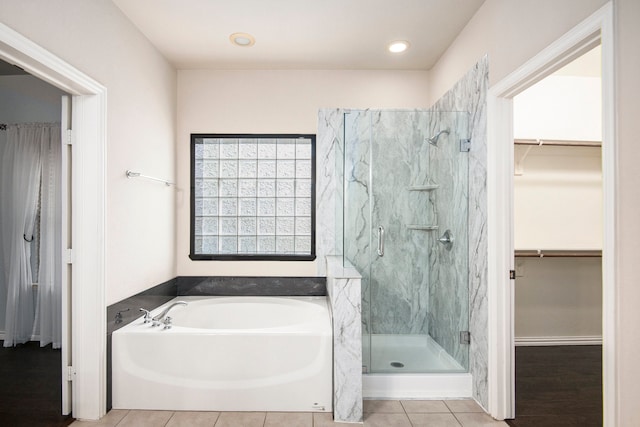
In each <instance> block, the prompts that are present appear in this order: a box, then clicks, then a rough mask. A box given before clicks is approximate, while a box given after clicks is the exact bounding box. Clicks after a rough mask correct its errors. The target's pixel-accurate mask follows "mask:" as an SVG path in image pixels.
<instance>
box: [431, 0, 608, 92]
mask: <svg viewBox="0 0 640 427" xmlns="http://www.w3.org/2000/svg"><path fill="white" fill-rule="evenodd" d="M605 3H607V0H561V1H558V0H518V1H513V0H486V1H485V2H484V4H483V5H482V6H481V7H480V9H479V10H478V12H477V13H476V14H475V15H474V16H473V18H471V20H470V21H469V23H468V24H467V26H466V27H465V28H464V29H463V30H462V31H461V32H460V34H459V35H458V37H457V38H456V40H455V41H454V42H453V43H452V44H451V46H449V48H448V49H447V51H446V52H445V53H444V54H443V55H442V56H441V57H440V59H439V60H438V62H437V64H436V65H435V66H434V67H433V68H432V69H431V70H430V71H429V83H430V84H429V91H430V96H431V100H432V102H435V100H437V99H438V98H440V97H441V96H442V94H443V93H445V92H446V91H447V90H448V89H449V88H450V87H451V86H453V84H454V83H455V82H456V81H458V79H459V78H460V77H462V76H463V75H464V73H465V72H466V70H468V69H469V68H471V67H472V66H473V64H475V63H476V62H477V61H478V59H479V58H481V57H482V56H483V55H485V54H488V55H489V68H490V71H489V86H491V85H493V84H494V83H496V82H498V81H500V80H501V79H502V78H504V77H505V76H507V75H508V74H509V73H511V72H512V71H514V70H515V69H516V68H518V67H519V66H521V65H522V64H524V63H525V62H526V61H527V60H529V59H530V58H532V57H533V56H534V55H535V54H536V53H538V52H540V51H541V50H542V49H544V48H545V47H547V46H548V45H549V44H551V43H552V42H553V41H555V40H557V39H558V38H559V37H560V36H562V35H563V34H564V33H566V32H567V31H569V30H570V29H571V28H573V27H574V26H575V25H577V24H578V23H579V22H580V21H582V20H583V19H585V18H587V17H588V16H589V15H591V14H592V13H593V12H595V11H596V10H597V9H599V8H600V7H601V6H602V5H604V4H605Z"/></svg>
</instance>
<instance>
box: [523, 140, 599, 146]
mask: <svg viewBox="0 0 640 427" xmlns="http://www.w3.org/2000/svg"><path fill="white" fill-rule="evenodd" d="M513 143H514V144H516V145H537V146H540V147H541V146H543V145H554V146H558V147H601V146H602V141H572V140H552V139H551V140H543V139H514V140H513Z"/></svg>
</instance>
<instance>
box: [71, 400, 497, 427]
mask: <svg viewBox="0 0 640 427" xmlns="http://www.w3.org/2000/svg"><path fill="white" fill-rule="evenodd" d="M364 413H365V416H364V425H365V426H366V427H422V426H425V427H426V426H428V427H450V426H451V427H485V426H491V427H494V426H506V425H507V424H505V423H504V422H502V421H495V420H494V419H492V418H491V417H490V416H489V415H487V414H485V413H484V411H483V410H482V408H480V406H478V405H477V404H476V403H475V402H474V401H472V400H447V401H442V400H402V401H398V400H365V401H364ZM353 425H354V424H346V423H334V422H333V419H332V416H331V413H318V412H316V413H311V412H172V411H133V410H132V411H125V410H118V409H114V410H112V411H110V412H109V413H108V414H107V415H106V416H105V417H104V418H102V419H101V420H100V421H97V422H89V421H75V422H74V423H73V424H71V426H72V427H84V426H92V427H98V426H100V427H115V426H117V427H205V426H206V427H214V426H215V427H331V426H353Z"/></svg>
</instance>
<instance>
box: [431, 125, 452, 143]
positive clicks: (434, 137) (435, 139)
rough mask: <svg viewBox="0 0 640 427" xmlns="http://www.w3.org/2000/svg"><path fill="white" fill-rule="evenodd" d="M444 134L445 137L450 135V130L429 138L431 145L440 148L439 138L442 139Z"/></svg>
mask: <svg viewBox="0 0 640 427" xmlns="http://www.w3.org/2000/svg"><path fill="white" fill-rule="evenodd" d="M443 133H444V134H445V135H449V129H444V130H441V131H440V132H438V133H437V134H435V135H433V136H432V137H431V138H429V144H431V145H435V146H436V147H437V146H438V138H440V135H442V134H443Z"/></svg>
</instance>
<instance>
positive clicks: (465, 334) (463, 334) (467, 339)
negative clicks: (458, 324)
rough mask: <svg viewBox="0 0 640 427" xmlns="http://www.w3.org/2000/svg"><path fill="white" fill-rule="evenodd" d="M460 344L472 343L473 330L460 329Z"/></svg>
mask: <svg viewBox="0 0 640 427" xmlns="http://www.w3.org/2000/svg"><path fill="white" fill-rule="evenodd" d="M460 344H471V332H469V331H460Z"/></svg>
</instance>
